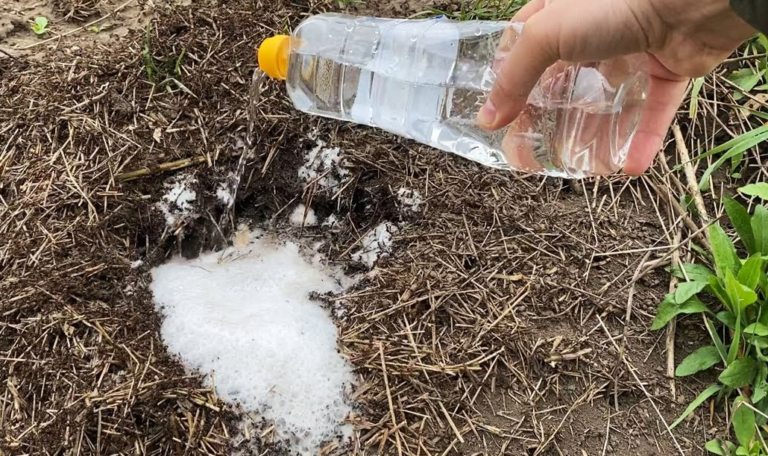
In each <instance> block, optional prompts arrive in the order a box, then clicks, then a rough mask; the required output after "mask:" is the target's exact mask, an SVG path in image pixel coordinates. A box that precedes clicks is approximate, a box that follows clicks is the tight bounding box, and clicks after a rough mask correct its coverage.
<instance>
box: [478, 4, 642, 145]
mask: <svg viewBox="0 0 768 456" xmlns="http://www.w3.org/2000/svg"><path fill="white" fill-rule="evenodd" d="M633 3H636V2H633ZM640 13H641V12H636V11H632V9H631V8H630V6H629V2H623V1H614V0H569V1H561V2H554V3H552V4H551V5H548V6H546V7H544V8H542V9H541V10H539V11H537V12H535V13H534V14H533V15H532V16H530V18H529V19H528V20H527V21H526V22H525V25H524V26H523V30H522V32H521V33H520V36H519V37H518V39H517V41H516V42H515V44H514V46H512V47H511V49H510V51H509V53H508V54H507V56H506V57H505V58H504V60H503V61H502V62H501V64H500V67H499V69H498V70H497V71H496V82H495V83H494V85H493V88H492V89H491V92H490V94H489V96H488V100H487V101H486V103H485V105H484V106H483V107H482V108H481V110H480V112H479V113H478V118H477V120H478V123H479V124H480V126H481V127H483V128H485V129H487V130H497V129H499V128H502V127H504V126H506V125H508V124H509V123H511V122H512V121H513V120H515V118H517V116H518V115H519V114H520V112H522V110H523V109H524V108H525V106H526V103H527V101H528V96H529V94H530V93H531V91H532V90H533V89H534V87H535V86H536V84H537V83H538V81H539V79H540V78H541V76H542V74H544V72H545V71H546V70H547V68H549V67H550V66H552V65H554V64H555V63H556V62H558V61H559V60H565V61H569V62H584V61H593V60H603V59H608V58H612V57H617V56H620V55H626V54H631V53H635V52H644V51H646V50H647V49H648V43H647V42H648V39H647V36H646V34H645V32H644V30H643V27H642V25H641V23H640V19H639V16H638V15H639V14H640Z"/></svg>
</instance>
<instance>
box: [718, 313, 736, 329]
mask: <svg viewBox="0 0 768 456" xmlns="http://www.w3.org/2000/svg"><path fill="white" fill-rule="evenodd" d="M716 317H717V319H718V320H720V321H721V322H722V323H723V324H724V325H725V326H727V327H729V328H731V329H736V315H734V314H733V313H731V311H730V310H722V311H720V312H718V313H717V315H716Z"/></svg>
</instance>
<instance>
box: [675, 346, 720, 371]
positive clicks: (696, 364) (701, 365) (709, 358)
mask: <svg viewBox="0 0 768 456" xmlns="http://www.w3.org/2000/svg"><path fill="white" fill-rule="evenodd" d="M720 361H721V359H720V353H719V352H718V351H717V347H715V346H714V345H707V346H706V347H701V348H699V349H698V350H695V351H694V352H693V353H691V354H690V355H688V356H686V357H685V359H684V360H683V362H681V363H680V365H679V366H677V369H675V375H676V376H678V377H685V376H688V375H693V374H695V373H696V372H701V371H703V370H707V369H709V368H710V367H712V366H714V365H715V364H717V363H719V362H720Z"/></svg>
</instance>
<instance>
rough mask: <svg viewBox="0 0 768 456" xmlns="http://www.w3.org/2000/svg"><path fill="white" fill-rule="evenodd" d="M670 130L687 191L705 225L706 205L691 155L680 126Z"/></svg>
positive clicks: (706, 218) (674, 126)
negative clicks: (681, 165) (673, 137)
mask: <svg viewBox="0 0 768 456" xmlns="http://www.w3.org/2000/svg"><path fill="white" fill-rule="evenodd" d="M672 131H673V132H674V134H675V145H676V147H677V153H678V154H680V158H681V159H682V162H683V171H685V179H686V180H687V181H688V191H689V192H691V196H693V203H694V204H695V205H696V209H697V210H698V211H699V215H700V216H701V220H702V222H704V224H705V225H706V224H707V223H709V214H708V213H707V207H706V206H705V205H704V198H702V197H701V190H699V184H698V182H697V181H696V172H695V171H694V170H693V165H691V155H690V154H689V153H688V147H686V145H685V139H684V138H683V133H682V132H681V131H680V126H679V125H678V124H675V125H673V126H672ZM705 235H706V232H705Z"/></svg>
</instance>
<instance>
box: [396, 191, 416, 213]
mask: <svg viewBox="0 0 768 456" xmlns="http://www.w3.org/2000/svg"><path fill="white" fill-rule="evenodd" d="M397 200H398V201H400V204H401V205H402V207H403V208H404V209H406V208H407V209H409V210H410V211H412V212H418V211H419V206H421V193H419V192H418V191H417V190H411V189H409V188H405V187H401V188H400V190H398V191H397Z"/></svg>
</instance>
